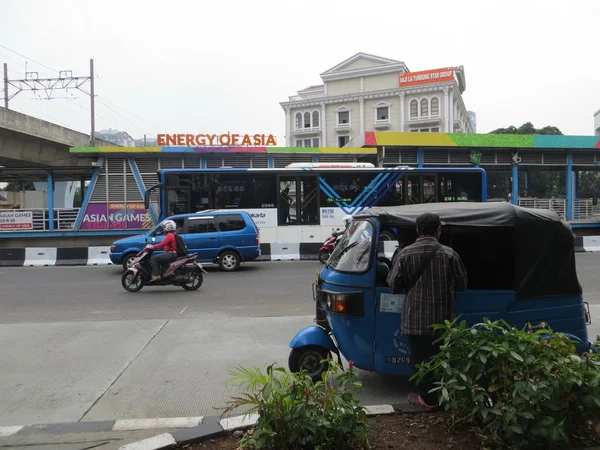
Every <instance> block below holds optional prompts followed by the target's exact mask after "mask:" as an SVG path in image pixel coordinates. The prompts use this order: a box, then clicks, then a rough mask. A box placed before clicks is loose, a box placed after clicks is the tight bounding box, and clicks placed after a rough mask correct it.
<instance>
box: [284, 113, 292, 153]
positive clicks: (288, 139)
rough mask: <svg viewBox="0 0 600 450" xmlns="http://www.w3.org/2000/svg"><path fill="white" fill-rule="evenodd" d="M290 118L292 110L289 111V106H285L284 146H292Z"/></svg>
mask: <svg viewBox="0 0 600 450" xmlns="http://www.w3.org/2000/svg"><path fill="white" fill-rule="evenodd" d="M291 118H292V112H291V111H290V108H289V107H287V108H285V146H286V147H291V146H292V136H291V129H292V128H291V127H292V124H291Z"/></svg>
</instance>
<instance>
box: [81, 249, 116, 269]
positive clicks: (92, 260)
mask: <svg viewBox="0 0 600 450" xmlns="http://www.w3.org/2000/svg"><path fill="white" fill-rule="evenodd" d="M109 253H110V247H88V259H87V265H88V266H106V265H109V264H112V262H111V260H110V258H109V256H108V255H109Z"/></svg>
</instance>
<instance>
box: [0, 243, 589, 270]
mask: <svg viewBox="0 0 600 450" xmlns="http://www.w3.org/2000/svg"><path fill="white" fill-rule="evenodd" d="M599 242H600V238H599ZM380 244H381V245H380V246H379V252H380V254H381V255H384V256H385V257H386V258H391V257H392V255H393V254H394V251H395V250H396V247H397V246H398V244H397V243H396V242H381V243H380ZM599 245H600V244H599ZM321 246H322V244H321V243H318V242H305V243H289V244H282V243H277V244H260V251H261V255H260V256H259V257H258V258H257V259H255V260H254V261H316V260H318V259H319V257H318V255H319V248H321ZM109 254H110V246H104V247H69V248H57V247H27V248H0V267H49V266H111V265H120V264H113V263H112V261H111V260H110V258H109Z"/></svg>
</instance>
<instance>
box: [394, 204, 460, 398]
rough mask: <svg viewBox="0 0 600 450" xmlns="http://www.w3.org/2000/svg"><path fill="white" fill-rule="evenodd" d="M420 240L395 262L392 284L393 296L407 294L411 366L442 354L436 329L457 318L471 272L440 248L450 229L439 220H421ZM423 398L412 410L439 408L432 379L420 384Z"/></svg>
mask: <svg viewBox="0 0 600 450" xmlns="http://www.w3.org/2000/svg"><path fill="white" fill-rule="evenodd" d="M416 222H417V233H418V235H419V237H418V238H417V240H416V241H415V243H414V244H412V245H408V246H406V247H404V248H403V249H402V250H401V251H400V252H399V253H398V254H397V255H396V257H395V258H394V261H393V263H392V270H391V271H390V273H389V275H388V279H387V281H388V284H389V285H390V287H391V288H392V293H393V294H398V293H406V297H405V301H404V306H403V309H402V319H401V321H402V323H401V332H402V334H404V335H408V336H410V355H411V363H412V364H414V365H416V364H420V363H422V362H425V361H427V360H429V359H430V358H431V357H432V356H433V355H435V354H436V353H437V352H438V350H439V344H433V342H434V341H435V340H436V339H438V337H439V334H438V333H437V332H435V331H434V330H433V329H432V328H431V326H432V325H434V324H438V323H444V321H445V320H451V319H452V316H453V312H454V291H462V290H464V289H466V288H467V272H466V270H465V268H464V266H463V263H462V261H461V259H460V256H459V255H458V253H456V252H455V251H454V250H452V249H451V248H450V247H448V246H445V245H442V244H440V243H439V242H438V240H439V237H440V235H441V233H442V226H443V225H445V224H444V223H443V222H442V221H441V220H440V217H439V216H438V215H437V214H433V213H423V214H421V215H420V216H419V217H417V220H416ZM417 387H418V391H419V393H418V394H416V393H411V394H409V396H408V401H409V402H410V403H411V404H415V405H419V406H424V407H426V408H430V409H433V408H436V407H437V404H438V402H437V393H436V392H433V393H429V391H430V390H431V389H433V388H434V387H435V385H434V380H433V379H432V377H431V376H430V375H426V376H425V378H424V379H423V380H422V381H421V382H420V383H419V385H418V386H417Z"/></svg>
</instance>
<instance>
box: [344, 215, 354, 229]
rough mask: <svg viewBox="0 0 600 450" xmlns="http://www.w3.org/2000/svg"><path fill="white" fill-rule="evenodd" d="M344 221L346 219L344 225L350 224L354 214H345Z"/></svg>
mask: <svg viewBox="0 0 600 450" xmlns="http://www.w3.org/2000/svg"><path fill="white" fill-rule="evenodd" d="M343 221H344V226H345V227H348V225H350V222H352V216H350V215H345V216H344V219H343Z"/></svg>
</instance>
